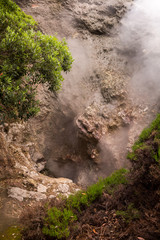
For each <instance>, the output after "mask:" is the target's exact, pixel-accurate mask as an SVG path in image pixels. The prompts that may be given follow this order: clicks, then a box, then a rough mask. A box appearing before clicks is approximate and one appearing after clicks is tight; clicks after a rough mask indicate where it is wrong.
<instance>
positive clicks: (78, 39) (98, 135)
mask: <svg viewBox="0 0 160 240" xmlns="http://www.w3.org/2000/svg"><path fill="white" fill-rule="evenodd" d="M15 2H16V3H17V4H19V5H20V7H21V8H22V10H24V12H26V13H27V14H30V15H32V16H33V17H34V18H35V20H37V21H38V23H39V27H40V29H41V30H42V31H43V32H44V33H47V34H51V35H55V33H57V36H58V38H59V39H61V38H62V37H66V40H67V42H68V44H69V47H70V49H71V52H72V55H73V57H74V59H75V61H74V63H73V68H72V70H71V72H70V73H68V74H67V75H65V76H64V79H65V81H64V83H63V85H62V90H61V91H59V92H58V93H56V94H53V93H51V92H49V91H48V89H47V87H46V86H39V90H38V96H37V98H38V99H39V100H40V107H41V111H40V113H39V114H38V115H37V116H36V117H35V118H34V119H31V120H29V121H28V122H26V123H18V124H10V125H7V124H5V126H3V127H2V129H1V143H0V144H1V148H0V151H1V166H2V168H1V170H0V174H1V179H2V181H1V185H2V188H1V189H2V193H3V194H2V195H3V196H4V195H5V193H6V189H7V191H8V194H9V196H10V197H12V198H14V199H16V200H11V202H12V206H16V207H15V208H17V201H22V200H25V201H26V199H35V200H36V199H38V200H39V199H46V198H47V197H55V196H56V195H57V194H58V193H64V194H68V193H69V192H72V191H74V190H75V189H77V187H76V185H74V184H73V183H72V181H71V180H67V179H63V178H62V179H61V178H60V179H59V177H66V178H69V179H72V180H74V181H75V182H76V183H79V184H82V185H88V184H90V183H92V182H94V181H96V180H97V178H98V177H100V176H102V177H103V176H107V175H108V174H110V173H111V172H112V171H113V170H114V169H117V168H119V167H121V166H124V165H127V163H126V160H125V154H126V151H127V148H129V147H130V145H131V144H132V143H133V142H134V140H135V138H136V137H137V136H138V134H139V132H140V131H141V130H142V128H143V127H144V126H145V125H146V124H147V122H149V121H150V119H149V118H148V117H146V116H151V118H152V116H153V115H154V113H153V114H151V110H152V111H154V108H153V106H152V107H150V106H148V105H146V103H142V104H141V105H139V104H137V103H135V102H134V99H133V98H131V97H130V96H129V94H128V83H129V80H130V77H131V75H132V71H131V70H130V69H131V68H130V65H129V63H128V58H127V57H128V55H129V54H130V53H129V52H124V51H123V48H122V46H121V44H120V40H119V26H120V20H121V18H122V17H123V15H124V14H125V12H126V11H127V7H129V6H130V4H131V2H132V1H131V0H120V1H117V0H109V1H105V0H100V1H98V2H97V1H96V0H86V1H82V0H72V1H71V0H59V1H58V0H45V1H44V0H23V1H22V0H21V1H19V0H15ZM155 109H156V107H155ZM155 111H156V110H155ZM40 172H41V173H43V174H41V173H40ZM44 174H47V175H50V176H52V178H50V177H48V176H46V175H44ZM53 177H56V179H55V178H53ZM6 185H7V187H6ZM3 199H4V198H2V202H3ZM14 201H15V202H14ZM27 201H30V200H27ZM6 204H7V203H5V204H2V206H4V208H5V205H6ZM8 204H11V203H10V202H9V203H8ZM23 204H24V202H22V205H20V209H22V208H23ZM7 208H8V207H6V208H5V209H7ZM15 208H14V207H13V211H14V210H15ZM16 214H17V213H16ZM16 214H13V215H16Z"/></svg>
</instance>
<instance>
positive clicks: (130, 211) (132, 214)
mask: <svg viewBox="0 0 160 240" xmlns="http://www.w3.org/2000/svg"><path fill="white" fill-rule="evenodd" d="M116 215H117V216H121V217H122V219H123V220H124V221H126V222H130V221H132V220H134V219H138V218H139V217H140V212H139V211H138V210H137V209H136V208H134V204H133V203H131V204H129V205H128V207H127V210H126V211H117V212H116Z"/></svg>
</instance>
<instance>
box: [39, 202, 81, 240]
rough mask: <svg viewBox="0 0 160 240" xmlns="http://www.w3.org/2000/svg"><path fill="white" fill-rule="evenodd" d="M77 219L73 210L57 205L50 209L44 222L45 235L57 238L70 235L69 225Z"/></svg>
mask: <svg viewBox="0 0 160 240" xmlns="http://www.w3.org/2000/svg"><path fill="white" fill-rule="evenodd" d="M76 219H77V218H76V215H74V214H73V212H72V211H71V210H69V209H66V208H64V209H63V210H60V209H58V208H56V207H53V208H51V209H49V210H48V214H47V217H46V219H45V223H44V224H45V225H44V227H43V229H42V231H43V233H44V234H45V235H49V236H50V237H56V238H57V239H61V238H63V237H68V236H69V227H68V225H69V223H71V222H73V221H75V220H76Z"/></svg>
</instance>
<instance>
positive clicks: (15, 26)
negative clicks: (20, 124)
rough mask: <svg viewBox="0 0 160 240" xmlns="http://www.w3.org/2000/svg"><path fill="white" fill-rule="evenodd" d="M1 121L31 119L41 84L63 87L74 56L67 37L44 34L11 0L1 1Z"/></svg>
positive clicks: (56, 87)
mask: <svg viewBox="0 0 160 240" xmlns="http://www.w3.org/2000/svg"><path fill="white" fill-rule="evenodd" d="M0 19H1V21H0V123H3V122H5V121H11V120H12V121H13V120H15V119H16V120H17V119H28V118H29V117H31V116H34V115H35V114H36V113H37V112H38V111H39V107H38V101H36V99H35V95H36V89H37V86H38V84H39V83H42V84H44V83H46V84H47V86H48V88H49V89H50V90H51V91H56V90H58V89H60V86H61V82H62V81H63V77H62V75H61V72H62V71H69V70H70V68H71V64H72V62H73V59H72V57H71V54H70V52H69V49H68V47H67V44H66V42H65V40H64V39H63V40H62V41H58V39H57V38H56V37H53V36H48V35H45V34H42V33H41V32H40V31H38V27H37V23H36V22H35V21H34V19H33V18H32V17H31V16H28V15H26V14H25V13H24V12H22V11H21V9H20V8H19V7H18V6H17V5H16V4H15V3H14V2H13V1H12V0H1V1H0Z"/></svg>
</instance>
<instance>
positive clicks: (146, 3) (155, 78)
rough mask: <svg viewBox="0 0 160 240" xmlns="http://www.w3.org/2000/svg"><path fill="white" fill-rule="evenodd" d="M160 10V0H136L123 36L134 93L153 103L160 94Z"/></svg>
mask: <svg viewBox="0 0 160 240" xmlns="http://www.w3.org/2000/svg"><path fill="white" fill-rule="evenodd" d="M159 13H160V1H159V0H153V1H150V0H135V1H134V2H133V5H132V6H131V9H130V11H128V13H127V14H126V16H125V17H124V18H123V20H122V29H121V35H120V37H121V41H122V44H123V48H124V53H125V54H126V55H127V56H128V61H129V63H130V70H131V72H132V79H131V86H130V88H131V95H132V96H133V97H134V99H135V101H136V100H137V101H138V100H140V101H144V102H147V103H151V104H153V103H155V101H156V100H157V99H158V97H159V94H160V14H159ZM137 96H138V98H137Z"/></svg>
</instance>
